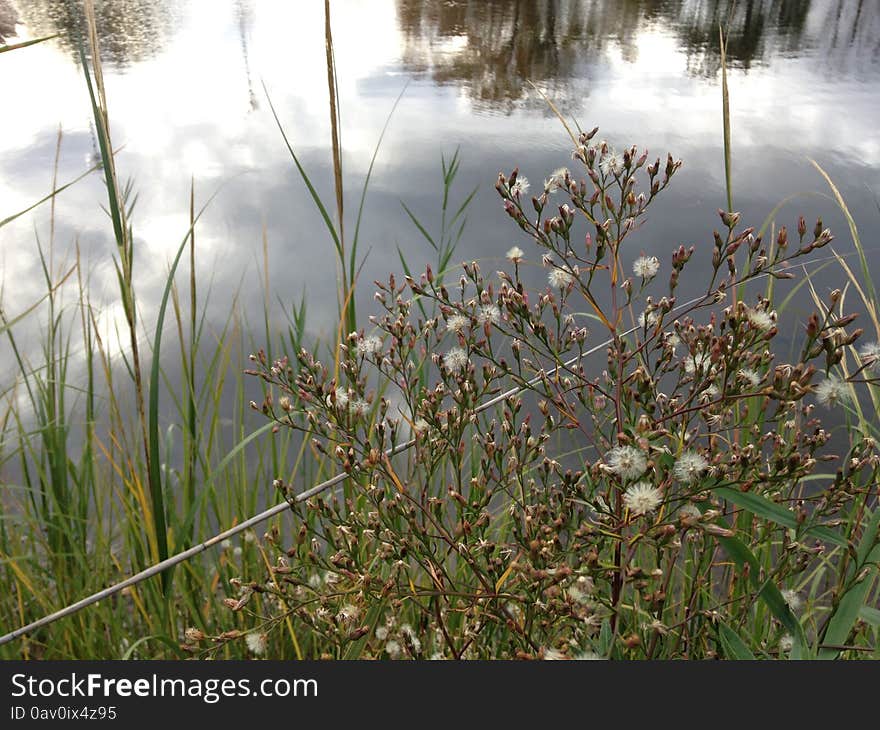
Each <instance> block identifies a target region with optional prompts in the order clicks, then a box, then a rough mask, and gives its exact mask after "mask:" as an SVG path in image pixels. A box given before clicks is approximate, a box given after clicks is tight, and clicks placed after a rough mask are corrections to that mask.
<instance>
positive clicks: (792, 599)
mask: <svg viewBox="0 0 880 730" xmlns="http://www.w3.org/2000/svg"><path fill="white" fill-rule="evenodd" d="M781 593H782V600H783V601H785V605H786V606H788V607H789V609H791V610H792V611H798V610H800V608H801V606H802V605H803V601H802V600H801V597H800V596H799V595H798V592H797V591H795V590H792V589H791V588H787V589H785V590H783V591H781Z"/></svg>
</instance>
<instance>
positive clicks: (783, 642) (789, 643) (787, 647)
mask: <svg viewBox="0 0 880 730" xmlns="http://www.w3.org/2000/svg"><path fill="white" fill-rule="evenodd" d="M793 648H794V638H793V637H792V635H791V634H785V635H784V636H783V637H782V638H781V639H780V640H779V651H784V652H789V651H791V650H792V649H793Z"/></svg>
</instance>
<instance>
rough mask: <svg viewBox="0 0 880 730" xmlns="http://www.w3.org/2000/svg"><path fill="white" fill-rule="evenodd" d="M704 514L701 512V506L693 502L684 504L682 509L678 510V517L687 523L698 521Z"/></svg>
mask: <svg viewBox="0 0 880 730" xmlns="http://www.w3.org/2000/svg"><path fill="white" fill-rule="evenodd" d="M702 516H703V513H702V512H700V508H699V507H697V505H695V504H694V503H693V502H688V503H687V504H685V505H682V507H681V509H679V510H678V519H680V520H681V521H682V522H685V523H691V522H696V521H698V520H699V519H700V518H701V517H702Z"/></svg>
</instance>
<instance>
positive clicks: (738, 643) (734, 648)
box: [718, 621, 755, 661]
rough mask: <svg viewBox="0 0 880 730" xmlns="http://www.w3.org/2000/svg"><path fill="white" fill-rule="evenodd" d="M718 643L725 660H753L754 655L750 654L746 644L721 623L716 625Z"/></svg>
mask: <svg viewBox="0 0 880 730" xmlns="http://www.w3.org/2000/svg"><path fill="white" fill-rule="evenodd" d="M718 641H719V643H720V644H721V648H722V650H723V651H724V656H725V657H726V658H727V659H736V660H740V661H744V660H751V661H753V660H754V659H755V655H754V654H752V652H751V650H750V649H749V647H748V646H746V643H745V642H744V641H743V640H742V639H741V638H740V637H739V634H737V633H736V632H735V631H734V630H733V629H732V628H730V626H728V625H727V624H726V623H724V622H723V621H722V622H719V624H718Z"/></svg>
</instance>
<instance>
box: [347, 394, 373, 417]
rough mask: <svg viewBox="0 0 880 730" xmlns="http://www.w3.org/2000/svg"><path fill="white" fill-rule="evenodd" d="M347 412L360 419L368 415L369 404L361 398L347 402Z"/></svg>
mask: <svg viewBox="0 0 880 730" xmlns="http://www.w3.org/2000/svg"><path fill="white" fill-rule="evenodd" d="M348 411H349V413H351V415H353V416H356V417H358V418H361V417H363V416H366V415H367V413H369V411H370V404H369V403H368V402H367V401H365V400H364V399H363V398H357V399H355V400H353V401H350V402H349V404H348Z"/></svg>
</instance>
